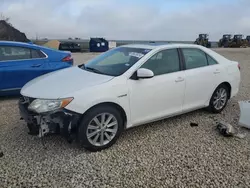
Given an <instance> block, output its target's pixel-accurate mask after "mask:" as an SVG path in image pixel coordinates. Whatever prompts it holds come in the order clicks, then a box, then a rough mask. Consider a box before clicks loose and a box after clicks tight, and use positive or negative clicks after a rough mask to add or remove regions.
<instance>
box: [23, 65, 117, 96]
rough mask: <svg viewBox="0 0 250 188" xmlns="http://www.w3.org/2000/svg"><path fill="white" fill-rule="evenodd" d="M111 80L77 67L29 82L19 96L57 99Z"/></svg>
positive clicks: (110, 77) (108, 77)
mask: <svg viewBox="0 0 250 188" xmlns="http://www.w3.org/2000/svg"><path fill="white" fill-rule="evenodd" d="M112 78H114V77H112V76H107V75H102V74H97V73H93V72H89V71H86V70H83V69H80V68H79V67H71V68H65V69H62V70H59V71H55V72H51V73H48V74H45V75H43V76H40V77H37V78H35V79H34V80H31V81H30V82H28V83H27V84H26V85H25V86H24V87H23V88H22V90H21V94H22V95H23V96H27V97H32V98H42V99H57V98H60V97H62V96H65V95H67V94H70V93H72V92H75V91H78V90H81V89H84V88H88V87H91V86H95V85H99V84H102V83H105V82H108V81H109V80H111V79H112ZM72 97H73V96H72Z"/></svg>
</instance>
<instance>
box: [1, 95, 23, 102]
mask: <svg viewBox="0 0 250 188" xmlns="http://www.w3.org/2000/svg"><path fill="white" fill-rule="evenodd" d="M19 97H20V96H7V97H5V96H4V97H3V96H0V102H1V101H7V100H15V99H16V100H18V99H19Z"/></svg>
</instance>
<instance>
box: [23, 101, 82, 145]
mask: <svg viewBox="0 0 250 188" xmlns="http://www.w3.org/2000/svg"><path fill="white" fill-rule="evenodd" d="M34 100H35V99H34V98H30V97H23V96H22V97H20V99H19V111H20V115H21V119H23V120H25V121H26V123H27V126H28V129H29V134H31V135H37V136H39V137H40V138H42V137H44V136H46V135H49V134H61V135H62V136H63V137H65V138H66V139H67V140H68V141H69V142H72V141H73V140H74V139H75V137H76V132H77V126H78V122H79V119H80V116H81V115H80V114H78V113H75V112H72V111H69V110H66V109H59V110H55V111H51V112H46V113H41V114H38V113H35V112H32V111H30V110H29V109H28V106H29V105H30V104H31V103H32V101H34Z"/></svg>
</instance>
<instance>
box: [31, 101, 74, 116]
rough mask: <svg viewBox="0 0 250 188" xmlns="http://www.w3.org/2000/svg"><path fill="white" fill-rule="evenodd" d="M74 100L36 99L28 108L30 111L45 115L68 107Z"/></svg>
mask: <svg viewBox="0 0 250 188" xmlns="http://www.w3.org/2000/svg"><path fill="white" fill-rule="evenodd" d="M72 100H73V98H67V99H55V100H54V99H36V100H34V101H33V102H32V103H31V104H30V105H29V107H28V109H29V110H31V111H34V112H36V113H44V112H49V111H54V110H58V109H60V108H64V107H65V106H67V105H68V104H69V103H70V102H71V101H72Z"/></svg>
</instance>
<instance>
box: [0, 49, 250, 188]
mask: <svg viewBox="0 0 250 188" xmlns="http://www.w3.org/2000/svg"><path fill="white" fill-rule="evenodd" d="M217 51H218V52H219V53H221V54H222V55H224V56H226V57H228V58H230V59H232V60H237V61H239V62H240V63H241V71H242V85H241V88H240V93H239V94H238V96H237V97H235V98H233V99H232V100H231V101H230V102H229V104H228V106H227V108H226V109H225V110H224V111H223V113H221V114H219V115H213V114H210V113H208V112H206V111H204V110H198V111H195V112H192V113H188V114H185V115H182V116H178V117H174V118H170V119H167V120H164V121H158V122H155V123H152V124H147V125H144V126H139V127H136V128H133V129H130V130H127V131H125V132H124V133H123V135H122V136H121V138H120V139H119V140H118V142H117V144H115V145H114V146H113V147H111V148H110V149H107V150H104V151H102V152H97V153H90V152H87V151H85V150H84V149H81V148H79V147H78V146H77V144H75V143H73V144H68V143H67V142H66V141H65V140H64V139H62V138H61V137H60V136H49V137H47V138H46V139H45V146H46V148H45V147H43V145H42V144H41V141H40V140H39V139H38V138H36V137H33V136H30V135H28V134H27V128H26V126H25V123H24V122H23V121H20V120H19V115H18V109H17V99H15V98H13V99H6V98H2V99H1V100H0V114H1V118H0V129H1V131H0V146H1V147H2V150H3V152H4V156H3V157H2V158H0V187H129V188H131V187H157V188H158V187H250V163H249V157H250V151H249V150H250V131H248V130H243V131H244V132H246V133H247V137H246V138H244V139H239V138H225V137H222V136H221V135H220V134H219V133H218V132H217V131H216V130H215V127H216V124H215V121H216V120H225V121H227V122H229V123H232V124H233V125H236V124H237V121H238V118H239V107H238V103H237V102H238V101H239V100H246V99H249V98H250V80H249V77H250V49H218V50H217ZM75 56H76V62H77V63H81V62H82V61H85V60H88V59H89V58H91V57H93V56H94V55H93V54H75ZM190 122H195V123H198V124H199V126H198V127H190Z"/></svg>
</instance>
